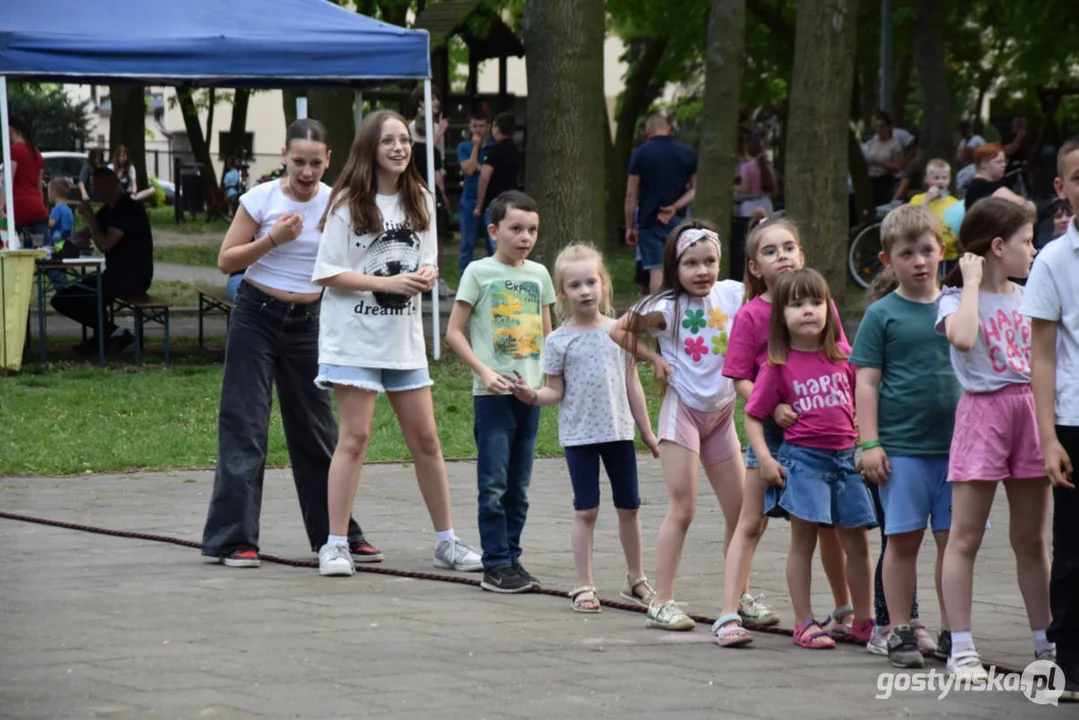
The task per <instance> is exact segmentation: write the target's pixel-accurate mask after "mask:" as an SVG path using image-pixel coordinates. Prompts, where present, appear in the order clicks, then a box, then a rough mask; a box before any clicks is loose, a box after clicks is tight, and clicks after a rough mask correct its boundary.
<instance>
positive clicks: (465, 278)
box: [446, 190, 555, 593]
mask: <svg viewBox="0 0 1079 720" xmlns="http://www.w3.org/2000/svg"><path fill="white" fill-rule="evenodd" d="M489 212H490V217H491V224H490V226H489V227H488V229H487V231H488V233H489V234H490V236H491V237H493V238H494V240H495V254H494V255H493V256H491V257H489V258H484V259H483V260H477V261H476V262H473V263H470V264H469V266H468V267H467V268H465V272H464V275H462V276H461V283H460V286H459V287H458V289H457V300H456V302H455V303H454V306H453V312H452V314H451V315H450V320H449V327H448V328H447V330H446V344H447V345H449V346H450V348H451V349H452V350H453V351H454V352H455V353H457V355H458V357H460V358H461V360H462V361H463V362H464V363H465V364H466V365H468V366H469V367H470V368H472V372H473V380H472V394H473V408H474V411H475V426H474V427H475V435H476V450H477V463H476V465H477V467H476V475H477V478H476V479H477V485H478V488H479V528H480V542H481V544H482V545H483V567H484V574H483V581H482V582H481V583H480V586H481V587H482V588H483V589H484V590H490V591H493V592H502V593H520V592H528V591H530V590H532V589H533V588H534V587H539V582H538V581H537V580H536V579H535V578H534V577H532V575H530V574H529V573H528V571H526V570H525V569H524V567H523V566H522V565H521V564H520V557H521V532H522V531H523V530H524V525H525V519H526V516H527V513H528V484H529V481H530V480H531V478H532V459H533V457H534V455H535V449H536V433H537V431H538V430H539V416H540V413H539V407H538V406H535V405H529V404H525V403H523V402H521V401H520V400H518V399H517V398H515V397H514V396H513V394H512V393H511V392H510V388H511V384H513V383H514V382H516V381H517V380H518V379H522V380H524V381H525V382H527V383H528V384H529V385H530V386H531V387H541V386H542V385H543V344H544V340H545V339H546V337H547V335H548V334H550V332H551V305H553V304H554V302H555V291H554V283H552V282H551V276H550V274H549V273H548V272H547V268H545V267H544V266H543V265H541V264H539V263H536V262H532V261H531V260H528V259H527V258H528V254H529V253H530V252H532V248H533V247H535V244H536V235H537V233H538V231H539V208H538V207H537V206H536V202H535V201H534V200H533V199H532V198H530V197H529V196H528V195H526V194H524V193H523V192H519V191H516V190H508V191H506V192H504V193H502V194H501V195H499V196H498V197H497V198H496V199H495V200H494V202H492V203H491V206H490V210H489ZM466 326H467V327H468V330H469V335H470V337H471V343H470V342H469V340H468V338H466V337H465V334H464V330H465V327H466Z"/></svg>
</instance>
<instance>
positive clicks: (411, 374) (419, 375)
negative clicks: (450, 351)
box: [315, 363, 435, 393]
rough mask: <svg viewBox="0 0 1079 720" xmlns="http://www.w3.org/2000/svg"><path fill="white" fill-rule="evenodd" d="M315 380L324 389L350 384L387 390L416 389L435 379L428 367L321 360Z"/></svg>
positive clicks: (362, 387) (432, 382)
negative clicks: (394, 367)
mask: <svg viewBox="0 0 1079 720" xmlns="http://www.w3.org/2000/svg"><path fill="white" fill-rule="evenodd" d="M315 384H316V385H318V386H319V387H320V388H322V389H323V390H329V389H330V388H332V387H333V386H334V385H348V386H349V387H354V388H359V389H361V390H370V391H372V392H377V393H387V392H404V391H406V390H417V389H419V388H424V387H430V386H431V385H434V384H435V382H434V380H432V379H431V375H430V374H429V373H428V372H427V368H425V367H422V368H416V369H414V370H390V369H386V368H362V367H352V366H349V365H329V364H327V363H319V364H318V377H316V378H315Z"/></svg>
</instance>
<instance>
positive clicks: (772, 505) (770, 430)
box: [746, 418, 789, 520]
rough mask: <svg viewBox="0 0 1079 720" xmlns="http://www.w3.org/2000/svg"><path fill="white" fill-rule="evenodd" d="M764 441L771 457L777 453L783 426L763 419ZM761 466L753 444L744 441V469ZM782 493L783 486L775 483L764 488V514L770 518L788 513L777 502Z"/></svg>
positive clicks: (785, 516) (781, 442)
mask: <svg viewBox="0 0 1079 720" xmlns="http://www.w3.org/2000/svg"><path fill="white" fill-rule="evenodd" d="M764 443H765V444H766V445H767V446H768V452H770V453H772V457H777V456H778V455H779V448H780V447H782V446H783V428H781V427H779V425H776V423H775V421H774V420H772V419H771V418H769V419H767V420H765V421H764ZM760 467H761V461H760V460H758V459H757V454H756V453H755V452H753V446H752V445H750V444H749V443H746V470H759V469H760ZM782 493H783V488H781V487H778V486H776V485H769V486H768V487H767V488H765V490H764V515H765V517H770V518H781V519H784V520H785V519H787V518H788V517H789V513H788V512H787V511H786V510H784V509H783V508H782V507H781V506H780V504H779V496H780V495H781V494H782Z"/></svg>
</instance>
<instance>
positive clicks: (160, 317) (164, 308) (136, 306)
mask: <svg viewBox="0 0 1079 720" xmlns="http://www.w3.org/2000/svg"><path fill="white" fill-rule="evenodd" d="M119 310H130V311H131V312H132V313H133V314H134V315H135V362H136V363H141V362H142V341H143V330H144V326H145V324H146V323H148V322H151V323H158V324H160V325H161V328H162V330H163V340H164V342H163V345H164V351H165V364H166V365H168V364H169V304H168V303H167V302H165V301H164V300H156V299H154V298H153V297H151V296H149V295H129V296H127V297H118V298H116V299H114V300H113V301H112V303H111V304H110V305H109V310H108V312H109V322H112V320H113V317H114V316H115V315H116V312H117V311H119Z"/></svg>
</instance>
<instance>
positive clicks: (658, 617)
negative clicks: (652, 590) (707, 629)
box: [648, 600, 697, 630]
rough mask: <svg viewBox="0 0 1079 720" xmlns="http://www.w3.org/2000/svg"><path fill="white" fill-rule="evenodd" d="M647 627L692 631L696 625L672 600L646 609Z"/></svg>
mask: <svg viewBox="0 0 1079 720" xmlns="http://www.w3.org/2000/svg"><path fill="white" fill-rule="evenodd" d="M648 627H653V628H660V629H661V630H692V629H693V628H695V627H697V623H696V622H695V621H694V620H693V618H691V617H690V616H689V615H686V613H685V611H684V610H682V608H680V607H679V606H678V604H677V603H676V602H675V601H674V600H668V601H667V602H665V603H663V604H662V605H651V606H650V607H649V608H648Z"/></svg>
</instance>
